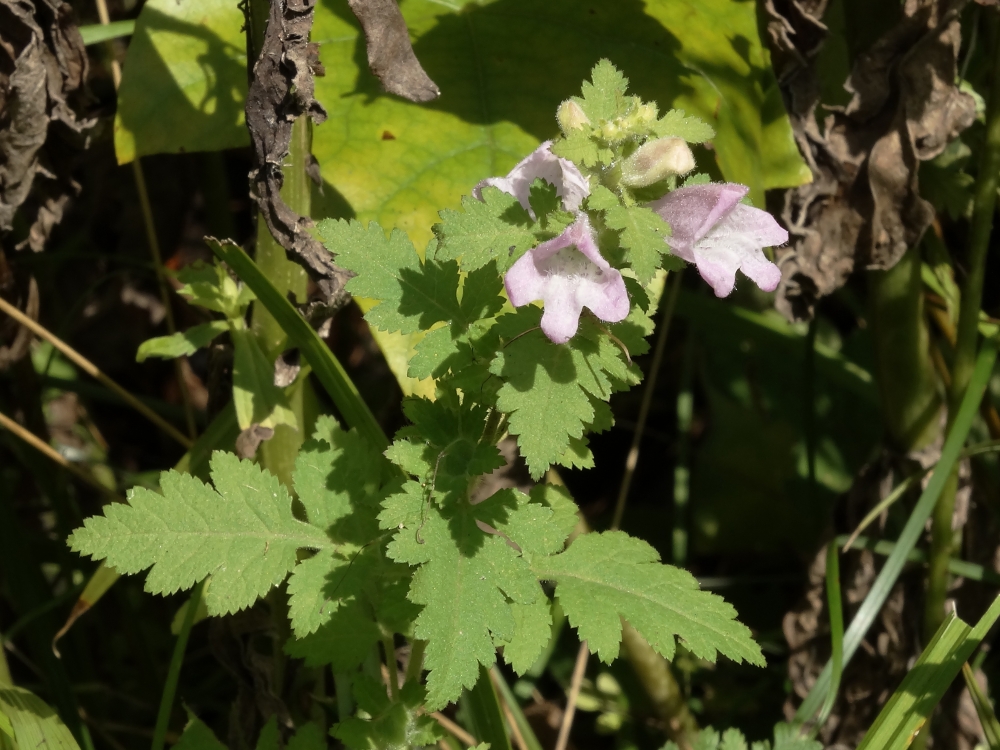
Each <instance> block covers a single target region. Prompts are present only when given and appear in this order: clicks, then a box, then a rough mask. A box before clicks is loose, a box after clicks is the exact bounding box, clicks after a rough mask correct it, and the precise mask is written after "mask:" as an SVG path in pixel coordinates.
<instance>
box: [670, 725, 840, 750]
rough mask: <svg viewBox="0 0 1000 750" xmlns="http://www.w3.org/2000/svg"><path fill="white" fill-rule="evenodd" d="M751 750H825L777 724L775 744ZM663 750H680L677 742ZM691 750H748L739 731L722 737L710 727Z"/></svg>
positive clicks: (729, 731)
mask: <svg viewBox="0 0 1000 750" xmlns="http://www.w3.org/2000/svg"><path fill="white" fill-rule="evenodd" d="M749 748H750V750H823V743H822V742H817V741H816V740H811V739H809V738H808V737H803V736H801V735H800V733H799V730H798V729H797V728H796V727H794V726H792V725H791V724H776V725H775V727H774V743H773V744H772V743H771V741H770V740H759V741H757V742H754V743H753V744H751V745H750V746H749ZM662 750H679V748H678V746H677V743H676V742H672V741H671V742H668V743H667V744H666V745H664V746H663V749H662ZM691 750H747V741H746V738H745V737H744V736H743V734H742V733H741V732H740V730H738V729H732V728H730V729H727V730H726V731H725V732H723V733H722V734H721V735H720V734H719V733H718V732H717V731H715V730H714V729H712V728H711V727H708V728H706V729H702V730H700V731H699V732H698V734H697V735H696V736H695V737H694V738H693V739H692V740H691Z"/></svg>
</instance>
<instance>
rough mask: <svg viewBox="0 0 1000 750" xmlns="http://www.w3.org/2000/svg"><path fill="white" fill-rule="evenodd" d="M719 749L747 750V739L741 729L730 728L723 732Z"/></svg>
mask: <svg viewBox="0 0 1000 750" xmlns="http://www.w3.org/2000/svg"><path fill="white" fill-rule="evenodd" d="M719 750H747V740H746V737H744V736H743V733H742V732H740V730H739V729H734V728H729V729H727V730H726V731H725V732H723V733H722V742H721V744H720V745H719Z"/></svg>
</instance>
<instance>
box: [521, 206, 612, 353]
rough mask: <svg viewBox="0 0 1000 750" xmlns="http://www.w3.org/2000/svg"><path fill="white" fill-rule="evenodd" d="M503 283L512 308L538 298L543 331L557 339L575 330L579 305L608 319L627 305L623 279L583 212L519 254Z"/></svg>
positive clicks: (565, 339) (581, 308)
mask: <svg viewBox="0 0 1000 750" xmlns="http://www.w3.org/2000/svg"><path fill="white" fill-rule="evenodd" d="M504 286H505V287H506V288H507V296H508V297H509V298H510V301H511V304H513V305H514V306H515V307H520V306H521V305H526V304H528V303H529V302H533V301H535V300H538V299H541V300H542V302H543V304H544V307H545V311H544V313H543V314H542V323H541V325H542V331H543V332H544V333H545V335H546V336H548V337H549V339H550V340H551V341H553V342H554V343H557V344H563V343H565V342H567V341H569V340H570V339H571V338H572V337H573V336H574V335H575V334H576V331H577V328H578V327H579V325H580V313H582V312H583V308H584V307H587V308H589V309H590V310H591V311H592V312H593V313H594V315H596V316H597V317H598V318H600V319H601V320H604V321H606V322H608V323H617V322H618V321H620V320H624V319H625V318H626V317H627V316H628V313H629V309H630V303H629V298H628V292H627V290H626V289H625V281H624V279H622V275H621V273H620V272H619V271H618V270H617V269H615V268H612V267H611V266H610V264H609V263H608V262H607V261H606V260H605V259H604V257H603V256H602V255H601V252H600V250H599V248H598V247H597V243H596V241H595V240H594V231H593V229H591V226H590V220H589V219H588V218H587V215H586V214H584V213H581V214H579V215H578V216H577V219H576V221H575V222H573V224H571V225H570V226H568V227H567V228H566V229H564V230H563V232H562V233H561V234H560V235H559V236H558V237H554V238H553V239H551V240H549V241H548V242H543V243H542V244H541V245H539V246H538V247H536V248H534V249H532V250H529V251H528V252H527V253H525V254H524V255H523V256H521V257H520V258H519V259H518V260H517V262H516V263H514V265H513V266H511V268H510V270H509V271H508V272H507V275H506V276H505V277H504Z"/></svg>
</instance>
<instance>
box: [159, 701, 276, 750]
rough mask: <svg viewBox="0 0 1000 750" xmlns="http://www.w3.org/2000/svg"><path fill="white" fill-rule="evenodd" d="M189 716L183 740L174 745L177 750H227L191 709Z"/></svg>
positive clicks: (182, 735)
mask: <svg viewBox="0 0 1000 750" xmlns="http://www.w3.org/2000/svg"><path fill="white" fill-rule="evenodd" d="M187 716H188V721H187V724H185V725H184V731H183V732H182V733H181V738H180V739H179V740H177V744H176V745H174V748H176V750H226V746H225V745H223V744H222V743H221V742H220V741H219V738H218V737H216V736H215V732H213V731H212V730H211V729H210V728H209V727H208V725H207V724H205V722H203V721H202V720H201V719H199V718H198V717H197V716H195V715H194V713H192V711H191V709H190V708H189V709H187ZM275 728H277V725H276V726H275ZM275 740H277V735H275ZM277 746H278V744H277V742H275V745H274V747H275V748H277Z"/></svg>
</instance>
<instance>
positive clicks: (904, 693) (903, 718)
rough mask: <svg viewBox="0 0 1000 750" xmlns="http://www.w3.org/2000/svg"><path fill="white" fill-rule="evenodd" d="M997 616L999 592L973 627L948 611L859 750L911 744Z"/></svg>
mask: <svg viewBox="0 0 1000 750" xmlns="http://www.w3.org/2000/svg"><path fill="white" fill-rule="evenodd" d="M998 617H1000V596H998V597H997V598H996V599H994V601H993V604H992V605H991V606H990V608H989V610H988V611H987V612H986V614H984V615H983V617H982V619H980V620H979V622H978V623H977V624H976V626H975V627H974V628H972V627H969V626H968V625H967V624H966V623H965V622H963V621H962V620H960V619H959V618H958V617H957V616H956V615H955V614H954V613H952V614H949V615H948V617H946V618H945V621H944V623H942V625H941V627H940V628H938V631H937V633H935V635H934V638H933V640H931V642H930V643H929V644H928V645H927V648H925V649H924V652H923V653H922V654H921V655H920V658H919V659H918V660H917V663H916V664H915V665H914V666H913V669H911V670H910V671H909V672H908V673H907V675H906V677H904V678H903V682H902V683H901V684H900V686H899V687H898V688H897V689H896V692H894V693H893V694H892V696H891V697H890V698H889V700H888V702H887V703H886V704H885V706H883V708H882V711H881V712H880V713H879V715H878V718H877V719H875V723H874V724H872V726H871V728H870V729H869V730H868V732H867V733H866V734H865V737H864V739H863V740H862V741H861V744H860V745H858V750H875V749H876V748H877V750H897V749H898V750H905V748H907V747H909V745H910V743H911V742H912V741H913V737H914V735H915V734H916V733H917V732H918V731H919V730H920V728H921V727H922V726H923V725H924V724H925V723H926V721H927V717H928V716H930V713H931V711H933V710H934V706H936V705H937V704H938V701H940V700H941V696H942V695H944V692H945V690H947V689H948V687H949V686H950V685H951V683H952V682H953V681H954V679H955V677H956V676H957V675H958V672H959V670H961V668H962V665H963V664H964V663H965V662H966V661H967V660H968V658H969V657H970V656H971V655H972V652H973V651H975V649H976V647H977V646H978V645H979V643H980V641H982V639H983V637H984V636H985V635H986V633H987V632H988V631H989V629H990V628H991V627H992V626H993V624H994V623H995V622H996V621H997V618H998Z"/></svg>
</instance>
